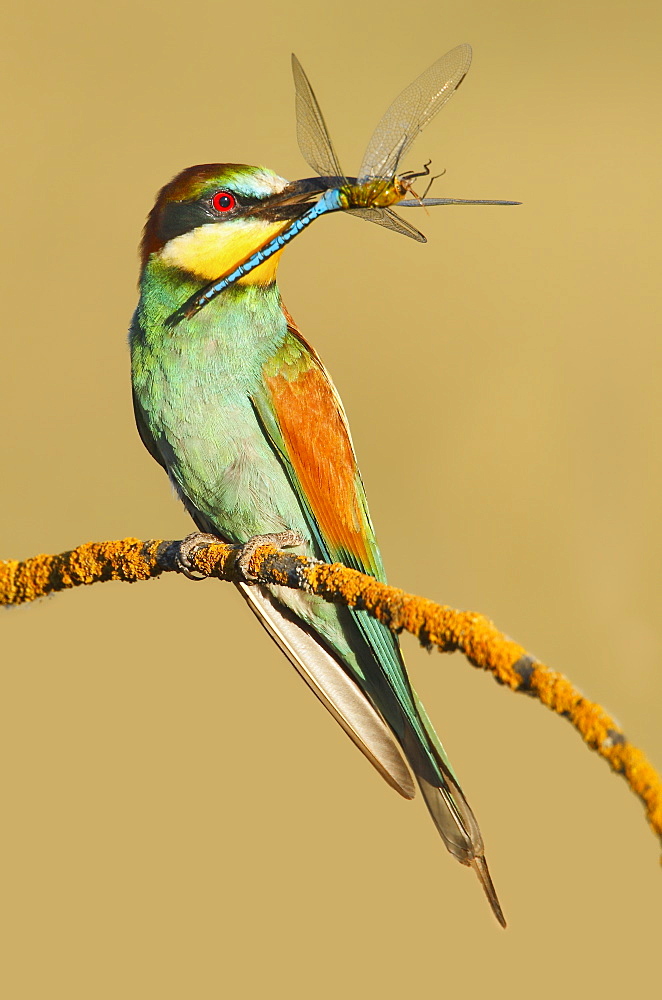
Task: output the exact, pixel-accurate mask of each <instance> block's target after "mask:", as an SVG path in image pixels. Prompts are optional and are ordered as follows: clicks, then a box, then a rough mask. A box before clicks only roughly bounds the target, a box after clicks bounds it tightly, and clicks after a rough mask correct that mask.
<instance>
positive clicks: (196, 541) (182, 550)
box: [175, 531, 222, 580]
mask: <svg viewBox="0 0 662 1000" xmlns="http://www.w3.org/2000/svg"><path fill="white" fill-rule="evenodd" d="M221 542H222V539H221V538H217V537H216V535H207V534H205V533H204V532H202V531H194V532H193V533H192V534H190V535H187V536H186V538H183V539H182V540H181V542H179V544H178V545H177V548H176V549H175V565H176V567H177V572H178V573H183V574H184V576H187V577H188V578H189V580H206V579H207V577H206V576H205V575H204V573H198V571H197V570H196V569H195V568H194V567H193V566H192V565H191V556H192V555H194V554H195V553H196V552H199V551H200V549H205V548H207V546H208V545H219V544H221Z"/></svg>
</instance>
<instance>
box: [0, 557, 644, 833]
mask: <svg viewBox="0 0 662 1000" xmlns="http://www.w3.org/2000/svg"><path fill="white" fill-rule="evenodd" d="M170 547H172V543H168V542H162V541H160V540H152V541H148V542H141V541H140V540H139V539H137V538H125V539H123V540H122V541H116V542H88V543H87V544H86V545H81V546H79V547H78V548H76V549H73V550H72V551H70V552H64V553H62V554H61V555H55V556H46V555H40V556H35V557H34V558H32V559H27V560H26V561H25V562H18V561H15V560H8V561H6V562H0V604H23V603H25V602H26V601H32V600H35V598H37V597H43V596H44V595H46V594H50V593H54V592H56V591H58V590H65V589H67V588H70V587H78V586H83V585H88V584H92V583H98V582H101V581H104V580H125V581H128V582H136V581H138V580H147V579H150V578H151V577H156V576H159V575H160V574H161V573H164V572H169V571H172V570H174V569H176V566H175V564H174V562H173V560H172V557H168V556H167V551H168V550H169V548H170ZM237 554H238V550H237V548H235V547H233V546H231V545H225V544H223V543H221V542H219V544H218V545H212V546H209V547H207V548H201V549H199V550H198V551H196V552H195V554H194V555H193V556H192V557H191V565H192V566H193V568H194V569H196V570H198V571H199V572H200V573H202V574H203V575H205V576H215V577H219V578H221V579H225V580H235V579H238V570H237ZM250 571H251V573H253V574H254V575H255V577H256V578H257V579H259V581H260V583H265V584H269V583H277V584H280V585H286V586H291V587H299V588H301V589H304V590H306V591H307V592H309V593H312V594H317V595H318V596H320V597H323V598H324V599H325V600H327V601H336V602H339V603H342V604H346V605H348V606H349V607H358V608H362V609H364V610H365V611H367V612H368V613H369V614H371V615H373V616H374V617H375V618H378V619H379V620H380V621H382V622H384V623H385V624H386V625H388V627H389V628H391V629H393V631H395V632H401V631H403V630H405V631H407V632H411V634H412V635H414V636H416V637H417V638H418V640H419V641H420V642H421V643H422V644H423V645H424V646H427V647H431V646H436V647H437V648H438V649H440V650H441V651H442V652H452V651H453V650H456V649H457V650H460V651H461V652H462V653H464V655H465V656H466V657H467V659H468V660H469V661H470V662H471V663H472V664H473V665H474V666H475V667H478V668H480V669H482V670H488V671H490V673H492V674H493V676H494V677H495V679H496V680H498V681H499V682H500V683H501V684H504V685H506V686H507V687H509V688H511V690H513V691H521V692H523V693H525V694H528V695H530V696H532V697H535V698H537V699H538V701H540V702H542V704H543V705H546V706H547V707H548V708H549V709H551V710H552V711H553V712H556V713H557V715H561V716H563V717H565V718H566V719H568V721H569V722H570V723H571V724H572V725H573V726H574V727H575V729H576V730H577V732H578V733H579V734H580V736H581V737H582V739H583V740H584V742H585V743H586V745H587V746H588V747H590V748H591V749H592V750H595V751H596V753H598V754H599V755H600V756H601V757H603V758H604V759H605V760H606V761H607V763H608V764H609V766H610V767H611V769H612V770H613V771H615V772H616V773H617V774H622V775H623V777H624V778H625V780H626V781H627V783H628V785H629V786H630V788H631V789H632V791H633V792H634V793H635V795H637V796H638V797H639V798H640V799H641V801H642V803H643V804H644V807H645V809H646V818H647V820H648V822H649V824H650V826H651V828H652V830H653V831H654V833H656V834H657V836H658V837H660V839H662V779H661V778H660V776H659V775H658V774H657V772H656V771H655V770H654V768H653V767H652V765H651V764H650V763H649V761H648V760H647V759H646V757H645V755H644V754H643V752H642V751H641V750H639V749H638V748H637V747H635V746H633V745H632V744H631V743H629V742H628V740H627V739H626V737H625V736H624V735H623V731H622V730H621V728H620V727H619V726H618V724H617V723H616V722H615V721H614V719H612V718H611V717H610V716H609V715H608V714H607V713H606V712H605V710H604V709H603V708H601V706H600V705H597V704H596V703H595V702H592V701H589V700H588V699H587V698H585V697H584V696H583V695H582V694H581V693H580V692H579V691H578V690H577V689H576V688H575V687H573V685H572V684H571V683H570V681H569V680H568V679H567V678H566V677H564V676H563V674H559V673H556V672H555V671H553V670H550V669H549V668H548V667H546V666H544V664H542V663H540V662H539V661H537V660H535V659H534V658H533V657H530V656H528V655H527V653H526V650H525V649H524V648H523V647H522V646H520V645H519V643H516V642H514V641H513V640H512V639H510V638H508V636H506V635H504V634H503V633H502V632H499V630H498V629H497V628H496V627H495V626H494V625H493V624H492V622H491V621H490V620H489V619H488V618H485V617H484V616H483V615H480V614H477V613H475V612H472V611H456V610H455V609H453V608H449V607H446V606H444V605H440V604H435V603H434V602H433V601H429V600H426V599H425V598H422V597H415V596H414V595H412V594H407V593H405V591H403V590H398V589H397V588H396V587H389V586H387V585H386V584H384V583H380V582H379V581H378V580H375V579H374V578H373V577H371V576H365V575H364V574H362V573H357V572H356V571H355V570H351V569H347V568H346V567H345V566H341V565H339V564H338V563H335V564H333V565H328V564H326V563H318V562H315V561H314V560H311V559H305V558H303V557H302V556H295V555H291V554H289V553H286V552H281V551H279V550H277V549H276V548H274V546H273V545H263V546H261V547H259V548H257V549H256V550H255V552H254V553H253V555H252V557H251V560H250Z"/></svg>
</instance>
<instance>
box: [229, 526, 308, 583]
mask: <svg viewBox="0 0 662 1000" xmlns="http://www.w3.org/2000/svg"><path fill="white" fill-rule="evenodd" d="M304 542H305V538H304V537H303V536H302V535H300V534H299V532H298V531H279V532H275V533H272V534H268V535H253V537H252V538H249V539H248V541H247V542H245V544H244V545H242V546H241V550H240V554H239V557H238V559H237V566H238V568H239V570H240V572H241V574H242V576H243V577H244V580H245V581H246V583H257V582H258V577H257V576H256V575H255V574H254V573H252V572H251V569H250V561H251V559H252V558H253V554H254V553H255V550H256V549H259V548H260V546H261V545H275V546H276V548H277V549H289V548H292V546H294V545H303V543H304Z"/></svg>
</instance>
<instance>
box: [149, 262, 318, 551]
mask: <svg viewBox="0 0 662 1000" xmlns="http://www.w3.org/2000/svg"><path fill="white" fill-rule="evenodd" d="M198 287H199V286H198V285H196V284H194V283H192V282H183V281H182V280H181V276H180V274H179V273H178V272H173V271H172V270H170V269H167V268H165V267H163V265H161V264H159V263H153V262H152V263H150V264H149V265H148V267H147V269H146V272H145V275H144V277H143V282H142V285H141V298H140V303H139V305H138V309H137V310H136V314H135V316H134V320H133V324H132V328H131V334H130V344H131V365H132V378H133V389H134V395H135V399H136V406H137V409H138V411H139V414H140V418H141V421H142V423H143V424H144V428H145V431H146V433H147V434H148V436H149V437H150V439H151V441H152V442H153V444H154V450H155V451H156V452H157V453H158V455H159V456H160V458H161V459H162V461H163V464H164V465H165V466H166V468H167V470H168V473H169V475H170V478H171V479H172V480H173V482H174V484H175V486H176V487H177V489H178V490H179V491H180V492H181V493H182V494H184V496H185V497H187V498H188V500H189V501H190V502H192V503H193V505H194V506H195V507H196V508H197V510H199V511H200V512H201V513H202V514H203V515H204V516H205V518H206V519H207V520H208V521H209V522H210V523H211V524H212V525H213V526H214V527H215V529H216V530H218V531H219V532H220V533H221V534H222V535H223V536H224V537H226V538H229V539H230V540H236V541H245V540H246V539H247V538H249V537H251V536H252V535H254V534H257V533H263V532H267V531H281V530H284V528H286V527H292V528H298V529H299V530H302V531H303V533H304V534H305V535H308V531H306V530H305V522H304V519H303V514H302V512H301V510H300V507H299V504H298V501H297V499H296V496H295V495H294V494H293V492H292V488H291V485H290V484H289V482H288V480H287V478H286V476H285V473H284V471H283V469H282V466H281V464H280V461H279V460H278V458H277V457H276V455H275V454H274V452H273V449H272V448H271V445H270V444H269V442H268V441H267V439H266V438H265V435H264V433H263V431H262V427H261V425H260V423H259V421H258V419H257V417H256V415H255V411H254V409H253V405H252V403H251V397H252V396H253V395H254V394H255V392H256V391H257V389H258V388H259V386H260V385H261V384H262V373H263V369H264V367H265V365H266V364H268V362H269V360H270V359H271V358H273V356H274V354H276V353H277V352H278V350H279V348H280V347H281V346H282V345H283V342H284V340H285V338H286V336H287V323H286V321H285V317H284V316H283V312H282V308H281V303H280V295H279V292H278V289H277V287H276V286H275V285H271V286H268V287H261V286H257V285H248V286H235V287H234V288H231V289H228V291H227V292H225V293H224V294H223V295H221V296H219V297H218V298H217V299H215V300H214V301H213V302H211V303H210V304H209V305H208V306H206V307H205V308H204V309H203V310H201V311H200V312H199V313H198V314H197V315H196V316H194V317H193V318H192V319H191V320H189V321H183V322H182V323H180V324H179V325H178V326H177V327H175V328H174V329H172V330H171V329H169V328H167V327H166V326H165V320H166V319H167V317H168V316H169V315H170V314H171V312H172V311H173V309H175V308H176V307H177V306H178V305H180V304H181V303H182V302H183V301H185V299H186V298H187V297H188V296H189V295H190V294H191V293H192V292H194V291H196V290H197V289H198Z"/></svg>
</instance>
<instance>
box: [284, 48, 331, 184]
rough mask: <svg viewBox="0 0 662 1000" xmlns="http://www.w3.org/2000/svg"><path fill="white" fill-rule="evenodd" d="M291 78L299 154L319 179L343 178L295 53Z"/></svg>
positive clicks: (318, 107)
mask: <svg viewBox="0 0 662 1000" xmlns="http://www.w3.org/2000/svg"><path fill="white" fill-rule="evenodd" d="M292 75H293V76H294V89H295V93H296V98H295V104H296V115H297V142H298V143H299V149H300V150H301V155H302V156H303V158H304V160H305V161H306V163H308V164H309V165H310V166H311V167H312V168H313V170H315V171H316V172H317V173H318V174H320V176H321V177H326V176H328V175H333V176H336V177H344V173H343V169H342V167H341V166H340V163H339V161H338V157H337V155H336V151H335V149H334V148H333V143H332V142H331V137H330V135H329V130H328V129H327V127H326V122H325V121H324V115H323V114H322V112H321V110H320V106H319V104H318V103H317V98H316V97H315V94H314V92H313V88H312V87H311V86H310V80H309V79H308V77H307V76H306V74H305V73H304V70H303V66H302V65H301V63H300V62H299V60H298V59H297V57H296V56H295V55H294V53H292Z"/></svg>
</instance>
